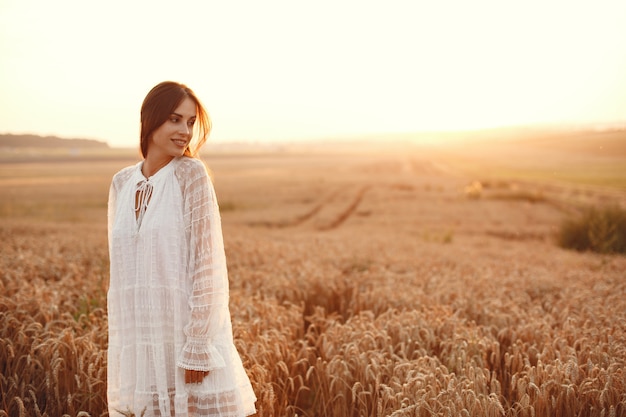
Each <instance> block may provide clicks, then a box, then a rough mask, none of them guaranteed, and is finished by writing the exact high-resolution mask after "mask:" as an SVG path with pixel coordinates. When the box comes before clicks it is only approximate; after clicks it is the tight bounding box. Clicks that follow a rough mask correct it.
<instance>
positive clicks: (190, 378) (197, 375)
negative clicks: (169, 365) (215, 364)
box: [185, 369, 209, 384]
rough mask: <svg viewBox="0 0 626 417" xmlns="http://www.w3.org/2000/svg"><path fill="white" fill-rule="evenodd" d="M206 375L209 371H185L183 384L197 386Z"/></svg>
mask: <svg viewBox="0 0 626 417" xmlns="http://www.w3.org/2000/svg"><path fill="white" fill-rule="evenodd" d="M208 374H209V371H192V370H191V369H185V384H199V383H201V382H202V380H203V379H204V377H205V376H207V375H208Z"/></svg>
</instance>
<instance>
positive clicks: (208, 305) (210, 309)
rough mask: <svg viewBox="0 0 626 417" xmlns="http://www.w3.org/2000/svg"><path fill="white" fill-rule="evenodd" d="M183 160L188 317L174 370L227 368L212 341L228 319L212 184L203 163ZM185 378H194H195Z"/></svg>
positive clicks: (219, 223)
mask: <svg viewBox="0 0 626 417" xmlns="http://www.w3.org/2000/svg"><path fill="white" fill-rule="evenodd" d="M187 162H189V163H190V165H192V169H190V170H189V172H187V173H186V175H188V177H187V178H186V186H185V188H184V194H183V198H184V207H183V209H184V217H185V219H184V220H185V227H186V228H187V230H186V232H187V236H188V237H189V263H188V275H189V279H191V284H192V290H191V294H190V297H189V308H190V310H191V318H190V321H189V323H188V324H187V325H186V326H185V328H184V332H185V336H186V342H185V345H184V346H183V349H182V352H181V355H180V356H179V359H178V366H179V367H181V368H184V369H186V370H191V371H202V372H206V371H210V370H212V369H217V368H221V367H224V366H225V363H224V359H223V358H222V356H221V355H220V353H219V352H218V351H217V349H216V348H215V345H214V340H213V338H214V336H215V335H216V334H217V332H218V331H219V330H220V329H221V328H222V327H223V326H224V324H225V323H226V321H227V317H226V316H227V314H228V276H227V271H226V258H225V255H224V244H223V240H222V230H221V220H220V215H219V208H218V206H217V201H216V198H215V191H214V189H213V185H212V183H211V180H210V178H209V176H208V174H207V171H206V168H205V167H204V164H203V163H202V162H201V161H199V160H193V161H187ZM204 375H205V374H203V375H202V377H204ZM188 376H189V377H190V378H194V376H193V374H189V375H188Z"/></svg>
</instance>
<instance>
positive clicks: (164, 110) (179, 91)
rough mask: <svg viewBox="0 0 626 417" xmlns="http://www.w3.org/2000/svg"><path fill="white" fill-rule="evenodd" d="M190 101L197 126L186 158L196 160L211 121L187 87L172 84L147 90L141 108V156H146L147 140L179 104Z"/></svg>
mask: <svg viewBox="0 0 626 417" xmlns="http://www.w3.org/2000/svg"><path fill="white" fill-rule="evenodd" d="M185 97H189V98H190V99H191V100H193V101H194V103H196V123H195V124H194V129H193V136H192V138H191V141H190V142H189V146H187V149H185V154H184V155H185V156H192V157H193V156H196V155H197V153H198V151H199V150H200V148H201V147H202V145H204V143H205V142H206V141H207V138H208V136H209V133H211V118H210V117H209V114H208V113H207V111H206V109H205V108H204V106H203V105H202V103H201V102H200V100H199V99H198V97H196V95H195V93H194V92H193V91H192V90H191V89H190V88H189V87H187V86H186V85H184V84H180V83H177V82H174V81H164V82H162V83H159V84H157V85H156V86H154V87H153V88H152V90H150V92H149V93H148V95H146V98H145V99H144V100H143V104H142V105H141V141H140V147H141V154H142V155H143V157H144V158H145V157H146V155H148V146H149V145H150V138H151V137H152V134H153V133H154V131H155V130H157V129H158V128H159V127H160V126H161V125H162V124H163V123H165V121H166V120H167V119H169V117H170V116H171V114H172V113H173V112H174V110H175V109H176V108H177V107H178V106H179V105H180V103H182V101H183V100H184V99H185Z"/></svg>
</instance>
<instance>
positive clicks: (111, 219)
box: [107, 178, 117, 250]
mask: <svg viewBox="0 0 626 417" xmlns="http://www.w3.org/2000/svg"><path fill="white" fill-rule="evenodd" d="M116 205H117V188H116V185H115V178H113V180H112V181H111V186H110V187H109V200H108V203H107V237H108V240H109V250H110V248H111V237H112V232H113V224H114V223H115V208H116Z"/></svg>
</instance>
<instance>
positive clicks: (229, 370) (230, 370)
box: [107, 82, 256, 417]
mask: <svg viewBox="0 0 626 417" xmlns="http://www.w3.org/2000/svg"><path fill="white" fill-rule="evenodd" d="M194 126H197V128H196V131H197V135H196V138H195V140H192V139H194V134H193V132H194ZM210 129H211V121H210V119H209V116H208V114H207V112H206V110H205V109H204V107H203V106H202V104H201V103H200V101H199V100H198V98H197V97H196V96H195V94H194V93H193V92H192V91H191V90H190V89H189V88H188V87H186V86H185V85H182V84H179V83H175V82H163V83H160V84H158V85H157V86H155V87H154V88H153V89H152V90H151V91H150V92H149V93H148V95H147V96H146V98H145V99H144V102H143V105H142V107H141V152H142V155H143V157H144V159H143V161H141V162H139V163H138V164H136V165H134V166H130V167H127V168H124V169H122V170H121V171H120V172H118V173H117V174H115V176H114V177H113V180H112V183H111V188H110V193H109V218H108V220H109V254H110V261H111V278H110V285H109V292H108V317H109V350H108V387H107V394H108V401H109V414H110V415H111V416H115V415H124V414H130V413H135V414H136V415H137V416H139V415H141V414H142V413H143V412H144V410H145V414H144V415H145V416H146V417H148V416H161V417H165V416H176V417H183V416H189V417H192V416H221V417H224V416H228V417H240V416H246V415H251V414H254V413H255V407H254V402H255V401H256V398H255V396H254V392H253V391H252V387H251V384H250V381H249V379H248V377H247V375H246V373H245V370H244V368H243V365H242V362H241V359H240V357H239V354H238V352H237V350H236V349H235V346H234V344H233V336H232V326H231V321H230V312H229V309H228V275H227V271H226V258H225V255H224V244H223V240H222V230H221V220H220V215H219V208H218V205H217V200H216V198H215V192H214V189H213V186H212V183H211V180H210V179H209V176H208V175H207V171H206V168H205V166H204V164H203V163H202V162H201V161H200V160H199V159H196V158H195V157H194V156H195V155H196V154H197V152H198V151H199V149H200V147H201V146H202V145H203V144H204V142H205V141H206V138H207V136H208V134H209V132H210Z"/></svg>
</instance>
